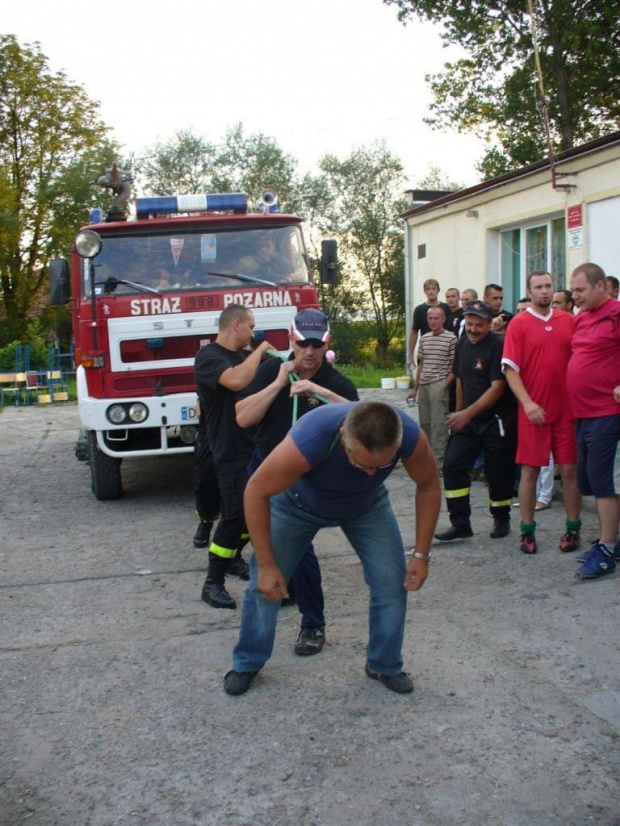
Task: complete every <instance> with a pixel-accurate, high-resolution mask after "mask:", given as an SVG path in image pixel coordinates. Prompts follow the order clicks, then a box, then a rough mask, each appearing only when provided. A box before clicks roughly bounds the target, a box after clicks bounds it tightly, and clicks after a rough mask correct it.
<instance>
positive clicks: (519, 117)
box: [383, 0, 620, 177]
mask: <svg viewBox="0 0 620 826" xmlns="http://www.w3.org/2000/svg"><path fill="white" fill-rule="evenodd" d="M383 2H384V3H386V4H387V5H396V6H397V7H398V9H399V12H398V17H399V19H400V20H401V21H403V22H406V21H407V20H409V19H411V18H412V17H417V18H419V19H420V20H427V21H431V22H433V23H437V24H441V25H442V26H443V33H442V39H443V41H444V43H445V45H450V44H456V45H459V46H461V47H462V48H463V49H464V50H465V51H466V52H467V53H468V56H467V57H464V58H461V59H459V60H456V61H454V62H452V63H446V64H445V72H444V73H443V74H437V75H432V76H429V77H428V78H427V80H428V81H429V83H430V86H431V89H432V91H433V94H434V102H433V104H432V105H431V112H432V116H431V117H430V118H429V119H428V122H429V123H431V124H433V125H434V126H436V127H439V128H441V127H447V126H449V127H452V128H454V127H456V128H457V129H458V130H459V131H471V132H474V133H476V134H477V135H479V136H481V137H483V138H485V139H486V140H487V141H488V142H489V143H490V144H492V146H490V148H489V150H488V151H487V152H486V154H485V156H484V158H483V160H482V162H481V165H480V168H481V170H482V171H483V173H484V174H485V176H486V177H492V176H494V175H499V174H502V173H503V172H506V171H509V170H510V169H514V168H515V167H519V166H523V165H526V164H529V163H533V162H535V161H537V160H540V159H541V158H542V157H544V156H545V155H546V154H547V143H546V139H545V130H544V126H543V121H542V118H541V110H540V107H539V96H540V90H539V87H538V75H537V71H536V64H535V57H534V47H533V38H532V26H531V23H532V21H531V18H530V14H529V12H528V5H527V2H526V0H472V2H463V0H383ZM533 8H534V11H535V22H536V24H537V31H538V43H539V50H540V65H541V68H542V75H543V86H544V90H545V96H546V100H547V106H548V114H549V121H550V132H551V139H552V143H553V148H554V151H556V152H557V151H564V150H567V149H570V148H571V147H573V146H575V145H576V144H579V143H582V142H584V141H587V140H592V139H595V138H597V137H600V136H601V135H602V134H604V133H605V131H606V130H609V129H615V128H617V123H618V119H619V118H620V97H619V96H618V94H617V89H618V85H619V83H620V15H618V7H617V3H615V2H610V0H533Z"/></svg>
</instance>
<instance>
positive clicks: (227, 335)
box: [194, 304, 272, 608]
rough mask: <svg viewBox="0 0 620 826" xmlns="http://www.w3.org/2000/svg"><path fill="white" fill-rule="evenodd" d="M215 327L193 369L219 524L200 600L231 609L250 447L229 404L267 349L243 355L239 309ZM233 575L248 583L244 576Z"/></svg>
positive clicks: (245, 323)
mask: <svg viewBox="0 0 620 826" xmlns="http://www.w3.org/2000/svg"><path fill="white" fill-rule="evenodd" d="M218 325H219V327H218V329H219V332H218V335H217V338H216V340H215V342H213V343H212V344H207V346H206V347H202V348H201V349H200V350H199V351H198V355H197V356H196V362H195V366H194V373H195V377H196V386H197V389H198V397H199V399H200V407H201V410H202V411H203V413H204V417H205V424H206V434H207V441H208V444H209V448H210V450H211V453H212V455H213V461H214V462H215V470H216V473H217V481H218V485H219V489H220V495H221V498H222V501H221V516H220V521H219V523H218V525H217V528H216V530H215V533H214V535H213V540H212V542H211V545H210V548H209V567H208V570H207V578H206V580H205V583H204V586H203V588H202V599H203V600H204V601H205V602H208V603H209V605H212V606H213V607H214V608H236V607H237V606H236V603H235V601H234V599H233V598H232V597H231V596H230V594H229V593H228V591H227V590H226V588H225V586H224V580H225V577H226V574H227V573H228V572H229V571H230V568H231V565H232V564H233V562H234V561H235V558H236V557H237V556H238V553H239V549H240V547H242V546H243V544H245V542H247V529H246V526H245V519H244V516H243V491H244V489H245V485H246V482H247V472H246V468H247V465H248V462H249V460H250V457H251V456H252V451H253V450H254V445H253V443H252V440H251V438H250V436H249V434H248V433H246V431H244V430H242V429H241V428H240V427H239V426H238V425H237V422H236V419H235V403H236V401H237V393H238V392H239V391H240V390H243V389H244V388H245V387H246V386H247V385H248V384H249V383H250V382H251V381H252V379H253V378H254V376H255V375H256V371H257V370H258V367H259V365H260V363H261V359H262V358H263V356H264V355H265V354H266V352H267V350H269V349H272V345H271V344H269V342H268V341H262V342H261V343H260V344H259V345H258V347H257V348H256V350H254V351H253V352H251V353H248V352H247V350H246V348H247V346H248V345H249V343H250V341H251V340H252V338H253V336H254V316H253V314H252V312H251V311H250V310H248V309H247V308H246V307H243V306H241V305H240V304H231V305H230V306H229V307H227V308H226V309H225V310H223V311H222V313H221V315H220V318H219V322H218ZM245 567H246V566H245V565H243V568H245ZM239 574H240V575H242V576H243V578H245V579H247V578H248V576H247V571H245V572H244V573H243V574H242V573H241V572H239Z"/></svg>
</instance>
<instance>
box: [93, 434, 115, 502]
mask: <svg viewBox="0 0 620 826" xmlns="http://www.w3.org/2000/svg"><path fill="white" fill-rule="evenodd" d="M88 464H89V465H90V478H91V486H92V491H93V493H94V494H95V498H96V499H98V500H99V501H100V502H101V501H103V500H105V499H118V498H119V496H122V494H123V482H122V480H121V460H120V459H113V458H112V457H111V456H108V455H107V454H106V453H103V451H101V450H99V447H98V445H97V434H96V433H95V431H94V430H89V431H88Z"/></svg>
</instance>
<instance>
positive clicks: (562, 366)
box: [502, 308, 575, 424]
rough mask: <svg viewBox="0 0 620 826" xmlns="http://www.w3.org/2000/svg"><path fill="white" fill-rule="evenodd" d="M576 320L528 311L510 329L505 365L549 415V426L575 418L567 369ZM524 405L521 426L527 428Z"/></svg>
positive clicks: (559, 313) (567, 315)
mask: <svg viewBox="0 0 620 826" xmlns="http://www.w3.org/2000/svg"><path fill="white" fill-rule="evenodd" d="M574 327H575V318H574V316H572V315H571V314H570V313H564V312H562V311H561V310H553V311H552V312H551V313H550V314H549V315H548V316H546V317H545V316H541V315H539V314H538V313H536V312H534V310H532V309H531V308H528V309H527V310H525V312H523V313H518V314H517V315H516V316H515V317H514V318H513V319H512V321H511V322H510V324H509V325H508V328H507V330H506V340H505V342H504V355H503V358H502V364H503V365H508V366H509V367H512V368H513V370H516V372H517V373H519V375H520V376H521V380H522V381H523V384H524V385H525V389H526V390H527V392H528V394H529V396H530V398H531V399H532V401H533V402H536V404H538V405H540V407H542V409H543V410H544V411H545V424H550V423H551V422H556V421H558V420H559V419H561V418H565V417H566V415H567V413H568V416H569V418H572V411H571V407H570V402H569V398H568V390H567V389H566V368H567V366H568V360H569V359H570V356H571V339H572V336H573V330H574ZM528 422H529V419H528V418H527V416H526V415H525V411H524V410H523V405H521V404H520V405H519V423H520V424H527V423H528Z"/></svg>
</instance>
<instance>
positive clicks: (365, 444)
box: [224, 402, 441, 694]
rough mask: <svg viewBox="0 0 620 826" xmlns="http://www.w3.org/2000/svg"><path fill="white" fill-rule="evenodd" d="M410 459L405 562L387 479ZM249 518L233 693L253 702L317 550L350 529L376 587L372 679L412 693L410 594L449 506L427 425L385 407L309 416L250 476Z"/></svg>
mask: <svg viewBox="0 0 620 826" xmlns="http://www.w3.org/2000/svg"><path fill="white" fill-rule="evenodd" d="M399 460H401V461H402V463H403V465H404V467H405V470H406V471H407V473H408V475H409V476H410V478H411V479H412V480H413V481H414V482H415V483H416V486H417V488H416V494H415V502H416V537H415V547H416V551H415V553H414V554H413V555H412V556H411V557H410V558H409V560H408V561H407V562H406V560H405V553H404V548H403V542H402V538H401V535H400V531H399V528H398V524H397V522H396V518H395V517H394V514H393V512H392V507H391V505H390V500H389V496H388V492H387V490H386V488H385V486H384V484H383V483H384V481H385V479H386V478H387V477H388V476H389V475H390V473H391V472H392V471H393V470H394V468H395V466H396V463H397V462H398V461H399ZM244 504H245V515H246V520H247V524H248V529H249V531H250V534H251V536H252V544H253V546H254V556H253V558H252V562H251V568H250V582H249V584H248V587H247V590H246V593H245V597H244V600H243V615H242V618H241V629H240V634H239V641H238V643H237V645H236V647H235V650H234V653H233V669H232V670H231V671H229V672H228V674H226V676H225V678H224V690H225V691H226V692H227V693H228V694H244V693H245V692H246V691H247V690H248V688H249V687H250V685H251V683H252V680H253V679H254V677H255V676H256V674H257V673H258V671H260V670H261V669H262V668H263V666H264V665H265V663H266V662H267V660H269V658H270V656H271V652H272V650H273V642H274V637H275V631H276V622H277V614H278V609H279V606H280V601H281V600H282V599H284V598H286V597H287V595H288V592H287V582H288V580H289V579H290V577H291V574H292V573H293V571H294V570H295V568H296V566H297V564H298V562H299V560H300V558H301V556H302V555H303V553H304V551H305V548H306V547H307V545H308V543H309V542H311V541H312V539H313V538H314V536H315V535H316V534H317V533H318V531H319V530H320V529H321V528H324V527H341V528H342V530H343V532H344V534H345V536H346V537H347V539H348V540H349V542H350V543H351V545H352V546H353V548H354V550H355V552H356V553H357V555H358V557H359V558H360V561H361V562H362V566H363V568H364V578H365V580H366V583H367V584H368V586H369V588H370V609H369V610H370V614H369V629H370V634H369V641H368V646H367V649H366V674H367V675H368V676H369V677H371V678H372V679H376V680H380V681H381V682H382V683H383V685H385V686H386V687H387V688H389V689H390V690H391V691H396V692H397V693H399V694H406V693H409V692H410V691H412V690H413V683H412V681H411V679H410V678H409V676H408V675H407V674H406V673H405V672H404V671H402V665H403V660H402V642H403V634H404V626H405V614H406V610H407V591H417V590H418V589H419V588H421V587H422V585H423V584H424V581H425V580H426V577H427V575H428V560H429V550H430V545H431V542H432V539H433V531H434V529H435V525H436V522H437V516H438V514H439V508H440V505H441V489H440V485H439V477H438V474H437V469H436V467H435V460H434V458H433V454H432V453H431V451H430V448H429V446H428V442H427V440H426V437H425V436H424V434H423V433H420V430H419V427H418V425H417V424H416V423H415V422H414V421H413V420H412V419H411V418H409V416H407V414H406V413H404V412H402V411H400V410H397V409H396V408H394V407H392V406H390V405H387V404H384V403H382V402H361V403H355V402H349V403H345V404H332V405H328V406H325V407H321V408H318V409H317V410H314V411H312V412H311V413H308V414H307V415H306V416H304V417H303V419H300V421H298V422H297V424H296V425H295V426H294V427H293V428H292V429H291V431H290V432H289V434H288V436H287V437H286V438H285V439H284V440H283V441H282V442H281V443H280V444H279V445H278V446H277V447H276V448H275V449H274V450H273V451H272V453H270V455H269V456H268V457H267V459H266V460H265V461H264V462H263V464H262V465H261V466H260V468H259V469H258V470H257V471H256V473H255V474H254V475H253V476H252V477H251V479H250V481H249V483H248V486H247V488H246V494H245V500H244Z"/></svg>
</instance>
